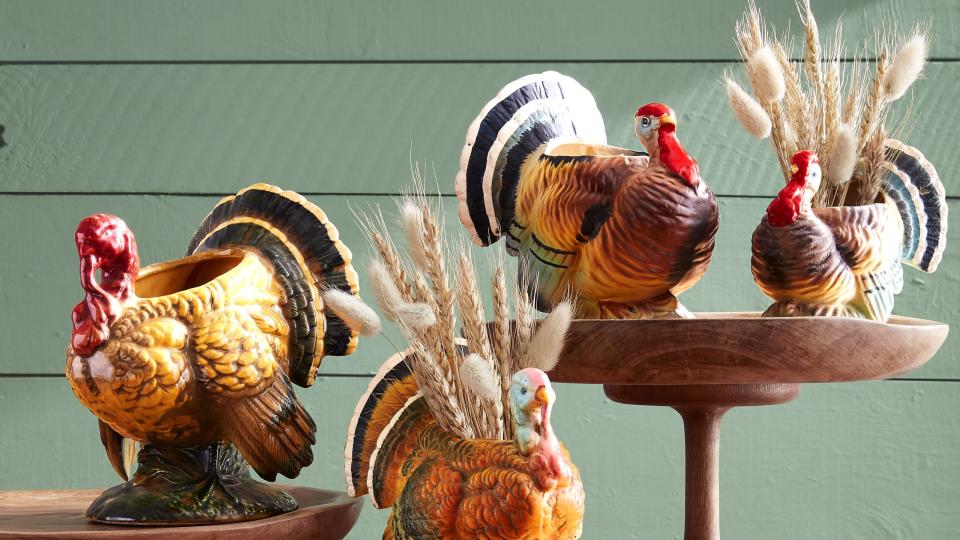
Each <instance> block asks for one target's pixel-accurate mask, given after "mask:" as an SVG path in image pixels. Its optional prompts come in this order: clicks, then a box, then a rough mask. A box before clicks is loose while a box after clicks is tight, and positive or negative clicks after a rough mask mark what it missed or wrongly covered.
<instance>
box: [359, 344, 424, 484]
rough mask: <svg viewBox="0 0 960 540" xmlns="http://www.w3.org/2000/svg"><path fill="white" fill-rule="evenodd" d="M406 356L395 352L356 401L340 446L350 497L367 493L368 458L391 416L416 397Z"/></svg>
mask: <svg viewBox="0 0 960 540" xmlns="http://www.w3.org/2000/svg"><path fill="white" fill-rule="evenodd" d="M410 354H412V353H411V352H410V351H405V352H402V353H398V354H395V355H393V356H392V357H390V358H389V359H388V360H387V361H386V362H384V364H383V366H381V367H380V370H379V371H378V372H377V374H376V375H375V376H374V378H373V380H372V381H370V384H369V385H368V386H367V391H366V392H365V393H364V394H363V396H361V398H360V401H359V402H357V407H356V410H355V411H354V413H353V418H352V419H351V420H350V427H349V428H348V429H347V441H346V444H345V447H344V458H345V463H344V465H345V470H344V472H345V474H346V480H347V492H348V493H349V494H350V496H353V497H357V496H360V495H364V494H365V493H367V477H368V473H369V470H370V463H371V458H372V456H373V455H374V453H375V452H376V450H377V447H378V443H379V442H380V439H381V437H382V436H383V435H384V434H385V433H386V432H389V431H390V430H391V426H392V425H393V422H394V420H395V417H396V416H397V415H398V413H400V411H402V410H403V409H404V407H405V406H406V405H407V403H408V401H410V400H411V399H414V398H417V399H418V398H419V396H420V394H419V390H418V387H417V382H416V380H415V379H414V376H413V373H412V372H411V371H410V367H409V365H408V364H407V362H406V358H407V356H409V355H410ZM401 436H402V434H401Z"/></svg>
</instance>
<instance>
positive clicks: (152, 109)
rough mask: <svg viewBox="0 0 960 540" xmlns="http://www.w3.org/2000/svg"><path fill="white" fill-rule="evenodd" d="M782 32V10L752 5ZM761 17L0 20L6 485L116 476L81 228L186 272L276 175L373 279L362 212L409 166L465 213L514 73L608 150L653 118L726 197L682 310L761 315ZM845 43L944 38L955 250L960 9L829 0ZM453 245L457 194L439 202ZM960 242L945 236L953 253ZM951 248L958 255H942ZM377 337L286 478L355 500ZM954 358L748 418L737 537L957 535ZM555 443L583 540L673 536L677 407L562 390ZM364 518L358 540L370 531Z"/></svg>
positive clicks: (920, 284)
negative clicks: (88, 323) (757, 26)
mask: <svg viewBox="0 0 960 540" xmlns="http://www.w3.org/2000/svg"><path fill="white" fill-rule="evenodd" d="M758 3H760V4H761V6H760V7H761V9H762V10H763V11H764V12H765V14H766V15H767V16H768V17H769V18H770V19H771V20H773V21H776V22H777V24H778V26H779V27H780V28H784V27H785V26H786V24H787V21H790V23H791V24H792V25H793V27H794V28H797V27H798V20H797V18H796V15H795V10H794V7H793V5H792V2H791V1H790V0H764V1H759V2H758ZM743 4H744V0H681V1H676V2H663V1H652V0H606V1H600V2H577V1H575V0H562V1H553V2H539V1H538V2H516V1H514V0H493V1H485V2H471V1H468V0H456V1H451V0H446V1H444V0H429V1H426V0H424V1H418V2H397V1H390V0H368V1H361V2H319V1H306V0H299V1H297V0H288V1H283V2H265V1H255V0H207V1H186V0H169V1H163V2H155V1H148V0H125V1H124V0H113V1H111V0H87V1H82V2H81V1H76V0H0V125H2V126H3V128H4V130H3V132H2V136H3V140H4V142H5V146H3V147H2V148H0V307H2V308H3V309H0V489H40V488H68V487H82V486H95V487H101V486H107V485H110V484H112V483H115V482H116V481H117V480H116V478H115V477H114V475H113V473H112V472H111V470H110V467H109V465H108V463H107V461H106V459H105V457H104V455H103V451H102V450H101V448H100V443H99V440H98V436H97V432H96V422H95V419H94V417H93V416H92V415H91V414H90V413H88V412H87V411H86V410H85V409H83V408H82V407H81V406H80V405H79V404H78V403H77V402H76V401H75V400H74V398H73V396H72V394H71V393H70V390H69V388H68V386H67V384H66V382H65V380H64V379H63V377H62V375H61V373H62V369H63V349H64V347H65V344H66V340H67V336H68V334H69V324H68V321H69V310H70V308H71V306H72V305H73V304H74V303H75V302H76V301H77V300H78V298H79V296H80V293H79V288H78V286H77V275H76V270H75V269H76V260H75V254H74V251H73V249H74V248H73V246H72V232H73V228H74V227H75V225H76V223H77V221H79V220H80V219H81V218H82V217H84V216H86V215H88V214H90V213H93V212H98V211H106V212H112V213H115V214H118V215H120V216H122V217H123V218H124V219H126V220H127V222H128V223H129V224H130V225H131V227H132V228H133V229H134V231H135V232H136V234H137V237H138V241H139V244H140V247H141V249H142V258H143V260H144V262H145V263H150V262H155V261H159V260H163V259H167V258H172V257H176V256H179V255H180V254H181V253H182V252H183V250H184V246H185V243H186V241H187V240H188V238H189V236H190V234H191V232H192V230H193V227H194V226H195V225H196V224H197V223H198V222H199V220H200V219H202V217H203V216H204V215H205V213H206V211H207V210H208V209H209V208H210V207H211V206H212V204H213V203H214V202H215V201H216V200H217V198H218V197H220V196H222V195H225V194H228V193H231V192H233V191H235V190H236V189H238V188H240V187H242V186H244V185H246V184H248V183H251V182H253V181H258V180H265V181H270V182H274V183H277V184H279V185H282V186H284V187H287V188H292V189H296V190H299V191H301V192H303V193H305V194H307V195H308V196H309V197H310V199H311V200H313V201H314V202H316V203H317V204H319V205H320V206H322V207H323V208H324V209H325V210H326V211H327V212H328V213H329V214H330V216H331V217H332V218H333V220H334V222H335V223H336V224H337V225H338V226H339V227H340V229H341V231H342V233H343V238H344V239H345V240H346V241H347V243H348V244H349V245H350V246H352V247H353V248H354V251H355V252H356V254H357V258H358V263H359V266H361V267H363V266H364V264H365V262H366V260H367V256H366V255H367V251H366V249H365V248H364V247H363V243H362V239H361V236H360V233H359V230H358V228H357V226H356V225H355V224H354V223H353V219H352V216H351V211H350V208H349V207H348V203H350V204H353V205H354V206H355V207H360V208H365V207H367V206H368V205H384V206H390V204H391V202H390V195H391V194H395V193H397V192H399V191H401V190H402V189H403V188H404V186H405V185H406V184H407V182H408V178H409V163H410V159H411V156H413V158H414V159H417V160H422V161H426V162H428V163H430V164H432V166H433V167H435V169H436V171H437V175H438V177H439V182H440V187H441V189H442V190H443V192H444V193H446V194H450V193H452V177H453V174H454V172H455V171H456V168H457V159H458V155H459V148H460V146H461V145H462V141H463V134H464V130H465V127H466V125H467V124H468V123H469V121H470V120H471V119H472V117H473V115H474V114H475V113H476V112H477V111H478V110H479V108H480V106H481V105H482V104H483V103H484V102H485V101H486V100H487V99H488V98H489V97H491V96H492V95H493V93H494V92H496V90H497V89H498V88H499V87H500V86H501V85H502V84H503V83H505V82H507V81H509V80H510V79H512V78H514V77H517V76H519V75H523V74H526V73H529V72H534V71H542V70H544V69H557V70H560V71H563V72H566V73H568V74H571V75H573V76H575V77H577V78H578V79H579V80H580V81H581V82H583V83H584V84H585V85H586V86H587V87H589V88H590V89H592V90H593V91H594V93H595V95H596V97H597V101H598V104H599V106H600V109H601V111H602V112H603V113H604V116H605V118H606V120H607V124H608V127H609V138H610V140H611V141H612V142H613V143H614V144H632V140H631V139H632V119H631V116H630V115H631V113H632V111H633V110H634V109H635V107H636V106H637V105H638V104H639V103H641V102H646V101H652V100H662V101H666V102H668V103H670V104H671V105H672V106H673V107H674V108H675V109H676V110H677V111H678V113H679V115H680V122H681V130H682V131H681V134H682V136H683V138H684V141H685V144H686V146H687V147H688V148H689V149H690V151H691V152H692V153H693V154H694V155H695V156H696V157H697V158H698V159H699V160H700V162H701V167H702V169H703V173H704V176H705V178H706V179H707V180H708V182H709V183H710V184H711V186H712V187H713V189H714V191H715V192H716V193H718V194H719V195H720V202H721V212H722V227H721V231H720V234H719V238H718V242H717V249H716V252H715V256H714V262H713V264H712V266H711V269H710V272H709V273H708V274H707V276H706V278H705V279H704V280H703V281H702V282H701V284H700V285H698V286H697V287H696V288H694V289H693V290H692V291H690V292H689V293H687V294H686V295H685V296H684V302H685V303H686V305H687V306H689V307H690V308H691V309H693V310H704V311H712V310H748V309H762V308H763V307H764V306H765V301H764V297H763V296H762V295H761V294H760V293H759V291H758V290H757V289H756V287H755V286H754V285H753V283H752V280H751V278H750V273H749V254H748V249H749V248H748V242H749V240H748V239H749V234H750V232H751V231H752V229H753V227H754V224H755V223H756V222H757V220H758V219H759V216H760V215H761V213H762V211H763V209H764V207H765V205H766V204H767V201H768V200H769V197H770V196H771V195H772V194H773V193H775V191H776V189H777V184H776V182H775V179H776V177H777V174H778V171H777V166H776V164H775V163H774V162H773V160H772V154H771V152H770V151H769V150H768V149H767V147H766V146H765V143H763V144H761V143H758V142H756V141H752V140H750V139H748V138H747V137H746V136H745V135H744V134H743V133H742V131H741V130H740V129H739V127H738V126H736V125H735V123H734V120H733V118H732V116H731V114H730V113H729V111H728V110H727V108H726V106H725V103H724V101H723V94H722V91H721V90H720V88H719V86H718V84H717V80H718V78H719V77H720V76H721V74H722V73H723V71H724V69H725V68H726V67H727V65H729V64H730V63H731V62H732V61H734V60H735V59H736V57H737V53H736V50H735V47H734V45H733V41H732V28H733V24H734V21H735V20H736V19H737V18H738V17H739V14H740V12H741V10H742V8H743ZM814 8H815V10H816V12H817V14H818V16H819V19H820V25H821V30H822V31H823V32H824V34H826V33H829V32H831V31H832V30H833V29H834V28H835V26H836V24H835V21H836V19H837V17H839V16H840V15H841V14H843V21H844V28H845V30H846V33H847V38H848V42H849V43H859V42H862V41H864V40H865V39H867V38H868V37H869V36H870V35H871V32H872V28H873V27H874V26H876V25H878V24H880V23H881V22H886V23H887V24H890V23H897V24H899V25H900V26H901V27H909V26H910V25H912V24H913V22H914V21H917V20H921V21H927V22H931V23H932V24H933V28H934V39H933V43H932V49H931V54H932V56H933V61H932V62H931V65H930V66H929V69H928V71H927V75H926V79H925V80H922V81H920V82H919V83H918V84H917V85H916V87H915V89H914V91H913V97H912V99H913V107H914V110H915V111H916V112H917V114H918V121H917V123H916V127H915V128H914V130H913V133H912V138H911V141H912V142H913V143H914V144H915V145H916V146H918V147H920V148H921V149H922V150H923V151H924V152H925V153H926V154H927V157H929V158H930V159H931V160H932V161H933V162H934V163H936V164H937V166H938V168H939V170H940V173H941V176H942V178H943V180H944V183H945V185H946V186H947V191H948V195H949V196H950V199H951V202H950V206H951V220H950V227H951V229H950V230H951V231H956V230H960V206H958V203H957V197H958V196H960V179H958V178H960V153H958V152H957V151H956V142H955V141H956V140H957V138H958V136H960V128H958V127H957V124H958V122H957V120H958V115H957V106H956V101H957V97H958V96H957V90H956V88H957V85H958V83H960V63H958V60H960V32H957V29H958V28H960V3H958V2H957V1H956V0H847V1H836V2H834V1H826V0H821V1H814ZM445 201H446V208H445V214H446V218H447V222H448V224H449V229H450V230H451V231H457V230H458V229H459V225H458V224H457V221H456V217H455V209H454V202H453V200H452V199H449V198H448V199H445ZM954 236H955V235H953V234H951V237H954ZM951 241H955V240H954V238H951ZM952 248H954V249H951V250H948V252H947V256H946V259H945V261H944V263H943V265H942V266H941V269H940V271H939V272H938V273H936V274H934V275H921V274H919V273H915V272H912V271H910V270H908V271H907V272H908V273H907V276H906V277H907V287H906V291H905V292H904V294H903V295H902V296H901V297H900V298H899V299H898V301H897V308H898V312H899V313H902V314H906V315H915V316H922V317H927V318H932V319H938V320H942V321H946V322H948V323H950V324H951V325H957V324H958V323H960V308H958V306H957V302H958V300H960V295H958V292H960V246H952ZM389 353H390V348H389V346H388V345H387V344H386V343H385V342H382V341H378V340H371V341H368V342H365V343H363V344H362V346H361V348H360V350H359V351H358V353H357V354H356V355H355V356H353V357H349V358H332V359H328V361H326V362H325V364H324V366H323V372H324V375H325V376H324V377H322V378H321V379H319V381H318V383H317V384H316V386H315V387H313V388H310V389H307V390H302V391H300V392H299V396H300V397H301V399H302V400H303V401H304V402H305V403H306V404H307V406H308V408H309V410H310V411H311V412H312V413H313V415H314V417H315V418H316V419H317V423H318V426H319V429H320V435H319V437H318V439H319V440H318V443H317V448H316V455H317V459H316V462H315V464H314V465H313V466H312V467H311V468H310V469H308V470H307V471H305V473H304V474H303V475H302V476H301V477H300V478H298V479H297V482H302V483H305V484H308V485H315V486H325V487H334V488H340V487H341V486H342V482H343V481H342V478H341V474H342V473H341V471H342V468H341V455H342V444H343V436H344V431H345V429H346V424H347V422H348V420H349V416H350V413H351V411H352V409H353V407H354V404H355V401H356V398H357V397H358V395H359V394H360V393H361V392H362V390H363V389H364V388H365V386H366V383H367V381H368V380H369V375H370V373H371V372H372V371H373V370H375V368H376V366H377V365H378V364H379V363H380V362H381V361H382V360H383V359H384V358H386V356H387V355H388V354H389ZM958 359H960V339H958V338H956V337H954V336H951V337H950V338H948V341H947V344H946V345H945V347H944V349H943V350H942V351H941V352H940V353H939V354H938V355H937V356H936V357H935V358H934V359H933V360H932V361H931V362H930V363H929V364H928V365H927V366H926V367H924V368H922V369H920V370H918V371H916V372H915V373H912V374H909V375H907V376H905V377H903V378H900V379H898V380H894V381H882V382H869V383H856V384H843V385H815V386H814V385H811V386H808V387H805V388H804V389H803V391H802V394H801V397H800V398H799V399H798V400H797V401H796V402H794V403H791V404H788V405H784V406H778V407H770V408H757V409H743V410H737V411H734V412H733V413H732V414H730V415H729V416H728V418H727V420H726V421H725V426H724V430H723V452H722V457H721V462H722V470H721V482H722V487H721V492H722V501H723V502H722V529H723V531H724V537H725V538H736V539H748V540H749V539H771V538H788V539H822V538H843V539H885V538H898V539H899V538H904V539H924V540H941V539H944V540H946V539H953V538H960V414H958V413H960V384H958V383H960V363H958ZM559 395H560V401H559V404H558V406H557V412H556V415H555V416H556V423H557V431H558V432H559V434H560V436H561V437H562V438H563V440H564V441H565V442H566V443H567V445H568V446H569V448H570V450H571V453H572V454H573V456H574V458H575V459H576V461H577V463H578V464H579V465H580V467H581V470H582V471H583V474H584V477H585V479H586V484H587V496H588V503H587V515H586V525H585V537H586V538H614V539H620V538H655V539H660V538H680V534H681V533H680V531H681V529H682V521H683V512H682V493H683V485H682V470H683V454H682V439H681V430H680V424H679V419H678V418H677V417H676V415H675V413H673V412H671V411H669V410H660V409H654V408H631V407H626V406H621V405H617V404H614V403H611V402H609V401H608V400H606V399H605V398H604V397H603V394H602V391H601V390H600V389H599V388H596V387H588V386H583V387H577V386H571V385H561V388H560V389H559ZM385 519H386V513H385V512H377V511H375V510H373V509H372V508H370V507H369V506H368V507H367V508H366V509H365V510H364V512H363V515H362V517H361V521H360V524H359V525H358V527H357V529H356V530H355V532H354V533H353V534H352V535H351V538H357V539H366V538H377V537H379V533H380V531H381V530H382V526H383V523H384V521H385Z"/></svg>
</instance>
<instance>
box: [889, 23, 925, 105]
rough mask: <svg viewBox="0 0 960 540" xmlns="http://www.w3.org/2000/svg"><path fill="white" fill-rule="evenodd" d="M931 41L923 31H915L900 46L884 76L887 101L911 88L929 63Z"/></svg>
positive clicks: (895, 98) (896, 98)
mask: <svg viewBox="0 0 960 540" xmlns="http://www.w3.org/2000/svg"><path fill="white" fill-rule="evenodd" d="M928 49H929V42H928V38H927V36H926V34H924V33H923V32H922V31H919V30H918V31H917V32H915V33H914V34H913V35H912V36H911V37H910V38H909V39H907V41H906V42H905V43H904V44H903V46H902V47H900V51H899V52H897V55H896V56H895V57H894V58H893V62H891V63H890V68H889V69H888V70H887V73H886V74H885V75H884V77H883V93H884V97H885V98H886V99H887V101H896V100H898V99H900V98H901V97H903V95H904V94H905V93H906V92H907V90H908V89H909V88H910V85H912V84H913V83H914V81H916V80H917V79H918V78H919V77H920V74H921V73H922V72H923V67H924V66H925V65H926V63H927V51H928Z"/></svg>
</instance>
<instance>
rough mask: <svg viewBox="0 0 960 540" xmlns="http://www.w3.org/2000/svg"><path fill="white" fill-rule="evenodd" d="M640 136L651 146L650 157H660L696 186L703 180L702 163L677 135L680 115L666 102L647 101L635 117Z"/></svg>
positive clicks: (690, 183) (646, 146)
mask: <svg viewBox="0 0 960 540" xmlns="http://www.w3.org/2000/svg"><path fill="white" fill-rule="evenodd" d="M634 121H635V128H636V131H637V138H638V139H640V142H641V143H642V144H643V146H644V147H645V148H646V149H647V153H648V154H650V159H658V160H660V162H661V163H663V165H664V166H665V167H666V168H667V169H668V170H669V171H670V172H672V173H673V174H675V175H677V176H679V177H680V178H683V179H684V180H686V181H687V183H688V184H689V185H690V186H691V187H693V188H696V187H697V186H698V185H699V184H700V181H701V178H700V167H698V166H697V162H696V161H694V159H693V158H691V157H690V156H689V155H688V154H687V152H686V151H685V150H684V149H683V147H682V146H680V141H679V140H678V139H677V116H676V115H675V114H674V112H673V109H671V108H670V107H667V106H666V105H664V104H663V103H647V104H646V105H644V106H643V107H640V108H639V109H637V114H636V115H635V117H634Z"/></svg>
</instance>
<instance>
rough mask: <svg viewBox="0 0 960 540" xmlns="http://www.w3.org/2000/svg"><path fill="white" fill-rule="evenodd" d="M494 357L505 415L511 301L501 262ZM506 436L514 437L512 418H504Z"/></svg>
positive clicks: (495, 301) (495, 287) (496, 287)
mask: <svg viewBox="0 0 960 540" xmlns="http://www.w3.org/2000/svg"><path fill="white" fill-rule="evenodd" d="M493 321H494V322H493V336H492V341H493V355H494V358H495V359H496V362H495V365H496V369H497V375H498V376H499V377H500V402H501V408H502V411H503V412H504V413H507V412H509V411H510V394H509V391H510V379H511V376H512V375H513V372H511V371H510V357H511V353H510V299H509V297H508V296H507V280H506V277H505V273H504V269H503V263H502V261H499V262H498V264H497V267H496V270H494V273H493ZM502 422H503V429H504V436H505V437H506V438H512V437H513V422H512V419H511V418H507V417H506V416H504V417H503V418H502Z"/></svg>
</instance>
